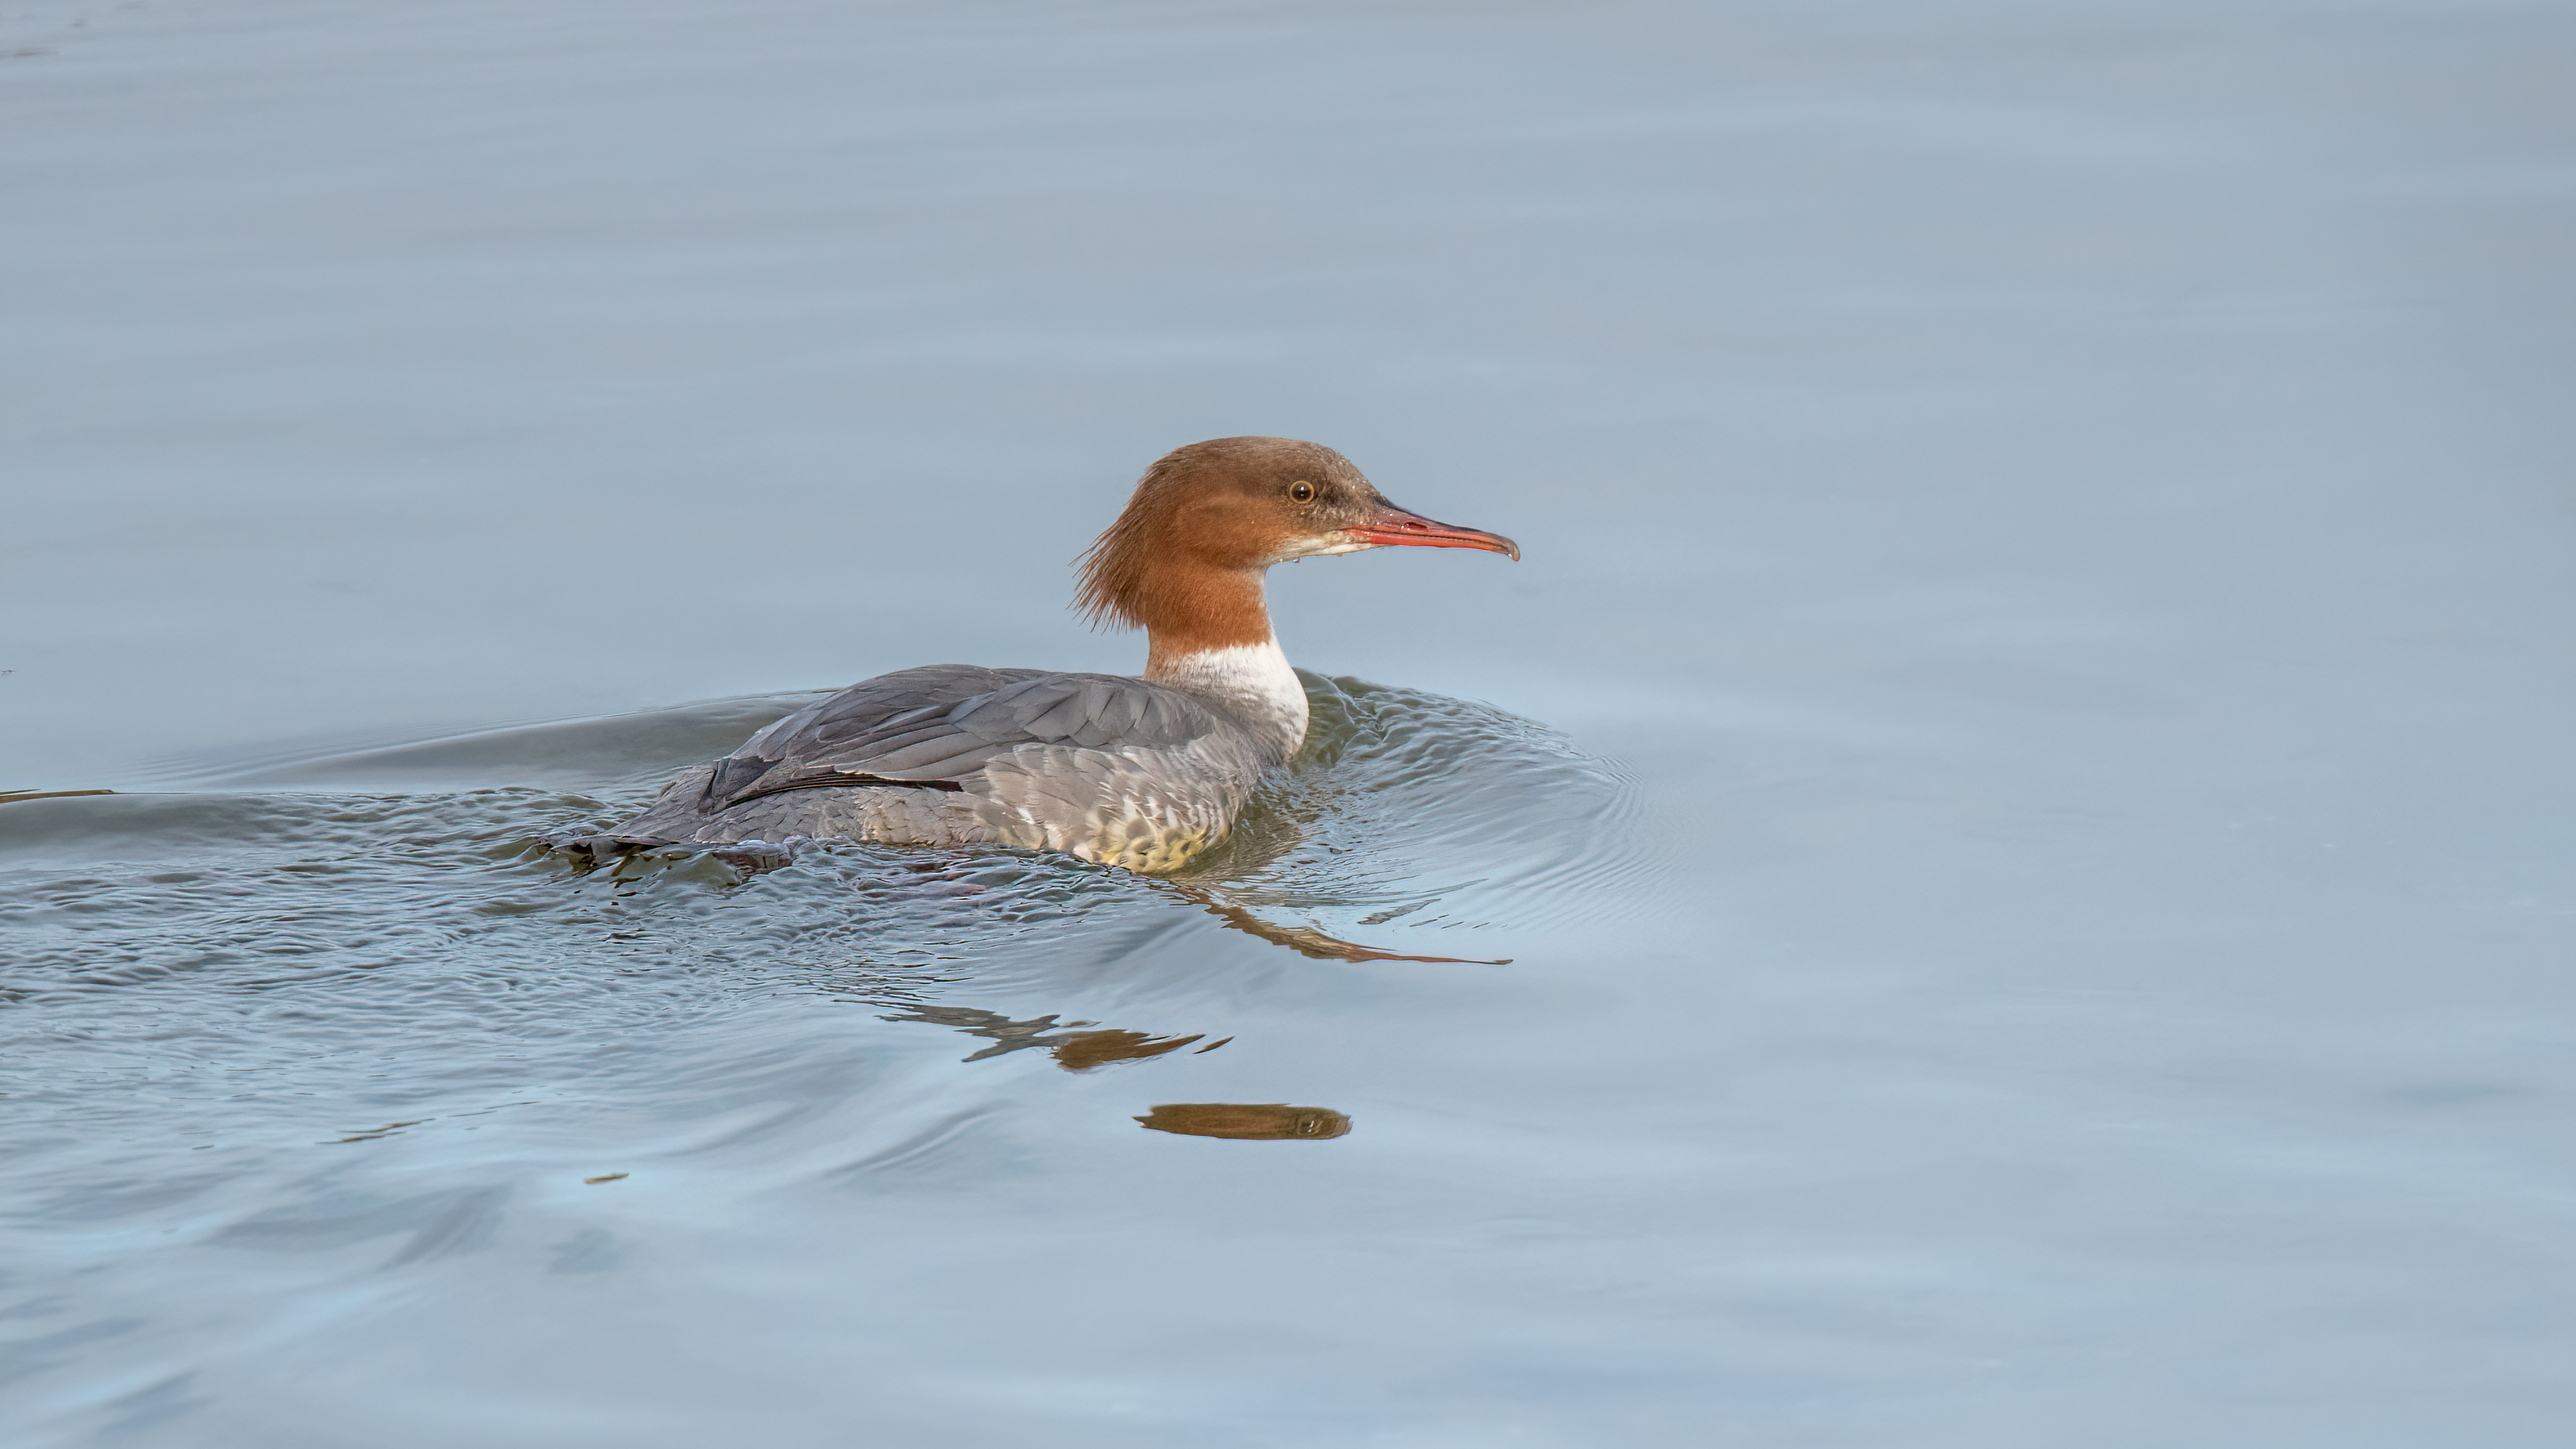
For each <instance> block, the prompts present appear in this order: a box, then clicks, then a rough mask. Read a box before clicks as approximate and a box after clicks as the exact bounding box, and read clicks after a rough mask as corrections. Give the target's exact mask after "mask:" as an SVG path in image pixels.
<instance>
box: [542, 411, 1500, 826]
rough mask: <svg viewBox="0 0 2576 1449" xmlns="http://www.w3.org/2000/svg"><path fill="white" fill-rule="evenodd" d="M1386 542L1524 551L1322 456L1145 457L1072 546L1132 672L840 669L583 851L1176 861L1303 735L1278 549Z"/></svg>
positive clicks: (1264, 444)
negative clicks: (820, 845) (797, 846)
mask: <svg viewBox="0 0 2576 1449" xmlns="http://www.w3.org/2000/svg"><path fill="white" fill-rule="evenodd" d="M1387 545H1418V546H1423V547H1431V548H1473V549H1484V550H1487V551H1490V552H1494V553H1501V554H1506V555H1509V556H1510V557H1512V558H1515V559H1517V558H1519V557H1520V550H1519V548H1518V547H1517V546H1516V545H1514V544H1513V543H1512V541H1511V540H1509V539H1507V538H1504V537H1502V536H1500V535H1498V534H1492V533H1485V532H1481V531H1479V530H1476V529H1472V528H1455V527H1452V526H1450V525H1448V524H1445V523H1434V522H1432V521H1431V520H1430V519H1427V518H1423V517H1420V516H1418V515H1416V514H1412V513H1408V512H1406V511H1405V510H1403V509H1401V508H1398V507H1396V506H1395V505H1394V504H1392V503H1389V502H1387V500H1386V498H1385V496H1384V495H1382V494H1380V493H1379V492H1378V491H1377V489H1376V488H1375V487H1374V486H1373V485H1372V484H1370V482H1369V481H1368V479H1366V478H1365V477H1362V476H1361V474H1360V471H1359V470H1358V469H1357V468H1355V467H1353V466H1351V463H1350V461H1349V460H1348V459H1346V458H1344V457H1343V456H1342V455H1341V454H1339V453H1336V452H1334V451H1333V450H1332V449H1330V448H1326V447H1321V446H1319V445H1317V444H1314V443H1303V442H1298V441H1296V440H1294V439H1289V438H1218V439H1215V440H1213V441H1210V442H1204V443H1193V444H1191V445H1189V446H1188V447H1185V448H1181V449H1178V450H1176V451H1174V452H1172V453H1170V454H1168V455H1166V456H1165V457H1164V458H1163V459H1161V460H1160V461H1159V462H1157V463H1155V464H1154V466H1153V467H1152V468H1151V469H1149V470H1147V472H1146V474H1145V477H1144V479H1143V481H1141V482H1140V483H1138V485H1137V487H1136V492H1135V495H1134V496H1133V497H1132V498H1131V499H1130V500H1129V501H1128V504H1127V508H1126V511H1125V512H1123V513H1121V514H1120V515H1119V516H1118V520H1117V521H1116V522H1115V523H1113V524H1111V525H1110V527H1109V529H1108V531H1107V532H1105V533H1103V534H1102V535H1101V536H1100V539H1099V541H1098V542H1097V543H1095V544H1094V545H1093V546H1092V548H1091V551H1090V553H1089V554H1088V555H1086V556H1085V559H1084V563H1083V575H1082V595H1081V602H1082V604H1083V606H1084V608H1086V609H1087V610H1088V611H1089V612H1090V614H1091V615H1092V617H1094V618H1095V619H1101V620H1106V621H1109V622H1113V623H1117V624H1122V625H1130V626H1138V627H1142V628H1143V629H1144V630H1145V631H1146V637H1147V641H1148V645H1147V656H1146V663H1145V672H1144V675H1143V677H1142V678H1131V677H1128V676H1124V675H1109V674H1057V673H1050V672H1047V671H1044V670H1035V669H983V668H978V667H975V666H971V665H964V664H934V665H929V666H927V667H924V668H920V669H907V670H902V671H899V672H897V673H894V674H886V675H880V676H878V677H877V678H875V679H870V680H866V681H863V682H861V683H859V684H855V685H852V686H851V687H850V688H848V689H845V690H843V691H841V692H840V693H839V694H836V695H834V696H832V697H831V698H829V699H826V700H824V701H822V702H820V703H818V704H815V705H811V706H809V707H807V708H805V709H802V710H799V711H797V712H796V713H794V714H792V715H789V716H788V717H787V718H785V719H782V720H780V721H778V722H777V723H776V724H773V725H771V726H770V727H769V728H767V729H764V730H762V731H761V732H760V733H758V734H756V735H754V736H752V737H751V739H750V740H749V741H747V742H746V743H745V744H744V745H743V746H742V747H741V748H740V749H737V750H736V751H734V752H733V754H731V755H729V756H727V757H725V758H724V759H721V760H718V761H716V762H715V763H714V764H712V765H702V766H699V767H697V768H695V769H692V770H690V771H689V772H687V773H686V774H683V775H682V776H680V777H679V778H678V779H677V780H675V781H673V782H672V783H671V785H670V786H669V788H667V789H666V790H664V791H663V793H662V796H661V798H660V799H659V800H657V801H655V802H654V804H653V806H652V808H650V809H648V810H647V811H645V812H644V813H643V814H642V815H640V816H638V817H636V818H635V819H634V820H631V821H628V822H627V823H626V824H624V825H622V826H620V827H618V828H617V829H615V830H613V831H610V832H608V833H607V834H605V835H597V836H588V837H576V838H573V839H569V840H567V841H565V842H564V843H565V844H566V845H568V846H571V847H574V848H577V849H584V850H587V851H589V852H591V853H593V854H594V855H596V854H605V853H613V852H616V851H618V850H622V849H628V848H633V847H639V846H653V845H670V844H706V845H722V844H732V843H737V842H742V841H749V840H763V841H769V842H773V843H783V842H784V841H786V840H788V839H790V838H792V837H800V836H801V837H805V838H811V839H846V840H866V841H877V842H882V843H886V844H913V845H967V844H990V845H1004V846H1016V847H1021V848H1027V849H1045V850H1061V851H1065V852H1067V853H1069V854H1072V855H1076V856H1079V857H1081V858H1083V859H1085V860H1093V861H1099V862H1102V863H1105V864H1110V865H1119V866H1125V867H1127V868H1129V869H1131V870H1140V871H1168V870H1172V869H1175V868H1177V867H1179V866H1180V865H1181V864H1182V863H1183V862H1185V861H1186V860H1188V859H1189V857H1190V856H1191V855H1192V854H1194V853H1196V852H1198V851H1200V850H1202V849H1205V848H1206V847H1207V846H1209V845H1212V844H1214V843H1215V842H1217V841H1219V840H1222V839H1224V838H1225V835H1226V833H1227V832H1228V831H1229V830H1230V829H1231V828H1232V826H1233V821H1234V817H1235V814H1236V812H1237V811H1238V810H1240V809H1241V808H1242V806H1243V803H1244V801H1245V799H1246V798H1247V797H1248V796H1249V795H1250V794H1251V792H1252V789H1253V787H1254V785H1255V784H1256V783H1257V782H1258V781H1259V779H1260V777H1261V775H1262V773H1263V771H1265V770H1268V769H1270V768H1272V767H1274V766H1277V765H1281V764H1284V763H1285V762H1286V761H1287V759H1288V757H1289V756H1290V755H1292V754H1294V753H1295V752H1296V750H1297V747H1298V744H1299V743H1300V742H1301V741H1302V740H1303V739H1304V738H1305V734H1306V694H1305V690H1304V688H1303V686H1302V685H1300V684H1299V682H1298V679H1297V676H1296V673H1295V671H1293V670H1292V669H1290V668H1289V666H1288V660H1287V656H1286V655H1284V654H1283V653H1281V652H1280V649H1279V644H1278V641H1277V639H1276V638H1274V637H1273V636H1272V634H1271V630H1270V615H1269V612H1268V610H1267V609H1266V608H1265V607H1264V605H1263V602H1262V575H1263V574H1264V572H1265V571H1267V570H1268V569H1269V567H1270V566H1271V565H1272V564H1276V563H1285V562H1287V561H1288V560H1291V559H1298V558H1308V557H1313V556H1316V555H1321V554H1335V553H1355V552H1358V551H1360V550H1362V549H1370V548H1379V547H1383V546H1387Z"/></svg>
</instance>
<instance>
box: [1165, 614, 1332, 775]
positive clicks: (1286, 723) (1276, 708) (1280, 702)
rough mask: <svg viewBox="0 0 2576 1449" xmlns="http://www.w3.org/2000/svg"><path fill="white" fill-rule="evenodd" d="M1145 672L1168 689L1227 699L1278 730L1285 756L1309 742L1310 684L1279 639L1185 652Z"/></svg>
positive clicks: (1261, 725) (1247, 717) (1254, 721)
mask: <svg viewBox="0 0 2576 1449" xmlns="http://www.w3.org/2000/svg"><path fill="white" fill-rule="evenodd" d="M1145 677H1146V678H1147V679H1149V680H1151V681H1153V682H1154V683H1156V684H1159V685H1161V686H1163V687H1164V688H1165V689H1177V690H1179V691H1181V692H1182V693H1183V694H1194V695H1197V696H1199V697H1200V698H1202V699H1207V700H1212V701H1214V702H1216V703H1218V704H1221V705H1223V706H1225V707H1226V708H1227V709H1229V710H1231V711H1233V712H1234V713H1235V714H1236V715H1238V716H1240V717H1241V718H1242V719H1243V720H1244V721H1245V722H1246V723H1247V724H1250V725H1253V726H1254V727H1256V728H1258V729H1260V730H1262V731H1263V732H1264V733H1266V734H1272V735H1275V736H1276V738H1277V742H1278V744H1279V753H1280V758H1282V759H1285V758H1287V757H1288V756H1290V755H1293V754H1295V753H1297V747H1298V746H1299V745H1302V744H1304V743H1305V741H1306V686H1305V685H1303V684H1300V683H1298V682H1297V671H1296V670H1294V669H1292V668H1290V667H1289V665H1288V656H1287V654H1285V653H1284V652H1282V651H1281V650H1280V648H1279V641H1278V640H1276V639H1267V640H1264V641H1262V642H1261V643H1259V644H1237V645H1235V646H1233V647H1232V648H1227V649H1203V650H1200V651H1199V652H1198V653H1196V654H1184V655H1181V656H1180V657H1179V658H1177V659H1173V660H1171V661H1170V662H1169V663H1167V664H1165V665H1163V666H1162V667H1161V668H1159V669H1155V670H1152V671H1150V672H1148V673H1147V674H1146V676H1145Z"/></svg>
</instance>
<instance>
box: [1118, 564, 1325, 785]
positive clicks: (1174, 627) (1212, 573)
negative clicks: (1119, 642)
mask: <svg viewBox="0 0 2576 1449" xmlns="http://www.w3.org/2000/svg"><path fill="white" fill-rule="evenodd" d="M1143 593H1144V597H1142V598H1140V599H1138V600H1137V605H1138V607H1137V609H1136V614H1137V616H1138V620H1139V622H1141V623H1142V624H1144V626H1145V637H1146V641H1147V643H1146V652H1145V678H1146V679H1147V680H1148V681H1150V682H1152V683H1155V684H1159V685H1162V686H1163V687H1164V688H1166V689H1177V690H1179V691H1180V692H1181V693H1183V694H1187V695H1192V696H1194V697H1196V698H1199V699H1203V700H1206V701H1208V702H1209V703H1211V704H1214V705H1217V706H1218V707H1220V708H1222V709H1224V710H1225V711H1226V712H1227V713H1229V714H1231V715H1233V716H1234V717H1236V718H1237V719H1239V720H1241V721H1243V723H1244V724H1245V725H1246V726H1248V727H1250V728H1251V729H1252V731H1253V732H1254V734H1255V735H1256V736H1258V737H1259V738H1260V739H1261V740H1262V742H1263V743H1264V744H1265V745H1267V746H1269V747H1271V748H1272V749H1273V750H1274V751H1276V753H1277V754H1278V756H1279V758H1280V759H1281V760H1286V759H1287V758H1288V757H1289V756H1290V755H1293V754H1295V753H1297V747H1298V746H1299V745H1301V744H1303V743H1304V742H1305V739H1306V687H1305V686H1304V685H1302V684H1300V683H1298V682H1297V671H1296V670H1294V669H1292V668H1290V667H1289V665H1288V656H1287V655H1286V654H1285V653H1283V652H1281V651H1280V648H1279V640H1278V639H1277V638H1276V637H1274V636H1273V635H1272V634H1271V632H1270V610H1269V609H1268V607H1266V606H1265V605H1264V604H1263V602H1262V598H1261V571H1260V570H1258V569H1215V568H1202V569H1197V570H1190V571H1175V572H1171V573H1167V574H1165V575H1163V576H1162V577H1159V578H1157V579H1155V580H1154V582H1153V586H1152V587H1151V588H1149V589H1148V590H1145V591H1143Z"/></svg>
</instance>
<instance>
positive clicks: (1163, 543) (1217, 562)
mask: <svg viewBox="0 0 2576 1449" xmlns="http://www.w3.org/2000/svg"><path fill="white" fill-rule="evenodd" d="M1387 547H1414V548H1474V549H1483V550H1485V551H1486V552H1488V553H1499V554H1503V555H1505V556H1507V557H1509V558H1512V559H1514V560H1517V559H1519V558H1520V556H1521V551H1520V545H1518V544H1515V543H1513V542H1512V541H1511V540H1510V539H1508V538H1505V537H1503V536H1502V535H1501V534H1498V533H1487V532H1485V531H1484V530H1482V529H1477V528H1460V527H1457V526H1456V525H1454V524H1447V523H1439V522H1435V521H1433V520H1431V519H1428V518H1425V517H1423V516H1422V515H1420V514H1418V513H1414V512H1411V511H1410V510H1407V509H1403V508H1398V507H1397V506H1396V505H1394V504H1393V503H1390V502H1388V501H1387V498H1386V495H1385V494H1383V493H1380V492H1378V491H1377V485H1375V484H1373V483H1371V482H1369V480H1368V479H1367V477H1366V476H1364V475H1363V474H1362V473H1361V472H1360V470H1359V469H1357V468H1355V467H1353V466H1351V460H1350V459H1348V458H1345V457H1343V456H1342V455H1341V454H1339V453H1336V452H1334V451H1333V450H1332V449H1330V448H1327V447H1325V446H1324V445H1322V444H1321V443H1307V442H1300V441H1298V440H1297V439H1295V438H1211V439H1209V440H1208V441H1206V442H1204V443H1192V444H1190V445H1188V446H1187V447H1183V448H1175V449H1173V450H1172V451H1171V452H1169V453H1166V454H1164V455H1163V456H1162V458H1161V459H1159V460H1158V461H1156V463H1155V464H1154V466H1153V467H1151V468H1148V469H1147V470H1145V476H1144V478H1143V479H1142V480H1141V481H1140V482H1138V483H1137V485H1136V492H1135V495H1134V496H1133V497H1131V498H1129V499H1128V500H1127V508H1126V511H1125V512H1123V513H1121V514H1119V515H1118V521H1117V522H1115V523H1113V524H1111V525H1109V528H1108V531H1107V532H1105V533H1103V534H1101V535H1100V538H1099V541H1098V542H1096V543H1094V544H1092V546H1091V551H1090V552H1088V553H1086V554H1084V555H1083V558H1082V593H1081V598H1080V606H1081V608H1082V609H1083V610H1084V612H1086V613H1088V614H1090V615H1092V616H1093V617H1094V618H1097V619H1109V620H1116V621H1118V622H1121V623H1145V622H1149V620H1148V619H1147V618H1146V617H1145V616H1146V613H1147V609H1146V607H1145V606H1146V603H1147V600H1148V598H1149V596H1150V595H1152V594H1154V593H1156V592H1158V590H1157V587H1156V584H1157V580H1158V579H1162V578H1167V577H1174V576H1186V575H1190V574H1206V573H1230V574H1258V573H1259V572H1260V571H1261V570H1263V569H1265V568H1268V567H1269V566H1270V565H1272V564H1275V563H1286V562H1288V561H1289V560H1291V559H1300V558H1314V557H1317V556H1319V555H1322V554H1333V553H1357V552H1359V551H1360V550H1362V549H1371V548H1387Z"/></svg>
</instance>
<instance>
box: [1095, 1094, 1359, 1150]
mask: <svg viewBox="0 0 2576 1449" xmlns="http://www.w3.org/2000/svg"><path fill="white" fill-rule="evenodd" d="M1136 1120H1137V1121H1138V1122H1139V1123H1141V1124H1143V1125H1144V1127H1145V1128H1146V1129H1147V1130H1148V1131H1153V1132H1175V1133H1179V1134H1180V1135H1182V1136H1184V1137H1226V1138H1231V1139H1233V1140H1235V1141H1238V1142H1282V1141H1289V1140H1292V1139H1302V1140H1305V1141H1310V1142H1321V1141H1323V1140H1324V1139H1325V1138H1327V1137H1340V1136H1342V1135H1344V1134H1346V1133H1348V1132H1349V1131H1350V1130H1351V1119H1350V1117H1349V1115H1348V1114H1346V1113H1342V1112H1336V1111H1334V1110H1333V1109H1332V1108H1330V1107H1291V1106H1289V1105H1287V1104H1286V1103H1284V1102H1165V1103H1164V1104H1162V1105H1161V1106H1159V1107H1156V1108H1155V1109H1154V1110H1153V1111H1151V1112H1148V1113H1146V1114H1145V1115H1144V1116H1142V1117H1139V1118H1137V1119H1136Z"/></svg>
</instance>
